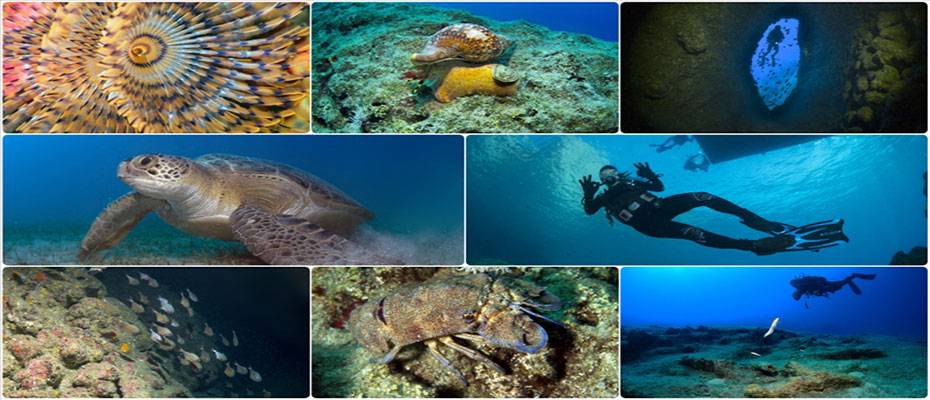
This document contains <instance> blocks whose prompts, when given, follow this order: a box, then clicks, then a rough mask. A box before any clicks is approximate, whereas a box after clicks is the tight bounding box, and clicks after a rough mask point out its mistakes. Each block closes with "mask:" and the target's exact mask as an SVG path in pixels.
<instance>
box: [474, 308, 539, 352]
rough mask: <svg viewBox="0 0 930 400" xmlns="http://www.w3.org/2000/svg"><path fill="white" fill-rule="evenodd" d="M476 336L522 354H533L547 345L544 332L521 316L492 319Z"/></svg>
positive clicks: (528, 318) (509, 315)
mask: <svg viewBox="0 0 930 400" xmlns="http://www.w3.org/2000/svg"><path fill="white" fill-rule="evenodd" d="M478 334H479V335H481V337H482V338H484V340H486V341H487V342H488V343H490V344H492V345H494V346H498V347H506V348H509V349H514V350H516V351H519V352H523V353H535V352H537V351H539V350H541V349H542V348H543V347H546V344H548V343H549V334H548V333H546V330H545V329H544V328H543V327H542V326H540V325H539V324H537V323H535V322H533V320H532V319H531V318H530V317H528V316H526V315H523V314H511V313H506V314H505V315H500V316H498V317H497V318H493V319H491V320H490V321H488V323H487V324H486V325H485V326H483V327H481V328H480V329H479V330H478Z"/></svg>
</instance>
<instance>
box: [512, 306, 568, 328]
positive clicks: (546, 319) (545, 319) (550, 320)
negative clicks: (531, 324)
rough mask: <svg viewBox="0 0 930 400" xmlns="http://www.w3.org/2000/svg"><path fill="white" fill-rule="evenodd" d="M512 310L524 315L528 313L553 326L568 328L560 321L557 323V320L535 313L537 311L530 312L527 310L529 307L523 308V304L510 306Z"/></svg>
mask: <svg viewBox="0 0 930 400" xmlns="http://www.w3.org/2000/svg"><path fill="white" fill-rule="evenodd" d="M510 308H511V309H513V310H515V311H519V312H522V313H526V314H529V315H531V316H534V317H536V318H539V319H541V320H543V321H547V322H550V323H553V324H555V325H558V326H561V327H563V328H566V326H565V324H563V323H561V322H559V321H556V320H554V319H551V318H548V317H546V316H545V315H542V314H539V313H537V312H535V311H533V310H530V309H529V308H527V307H523V306H522V305H521V304H511V305H510Z"/></svg>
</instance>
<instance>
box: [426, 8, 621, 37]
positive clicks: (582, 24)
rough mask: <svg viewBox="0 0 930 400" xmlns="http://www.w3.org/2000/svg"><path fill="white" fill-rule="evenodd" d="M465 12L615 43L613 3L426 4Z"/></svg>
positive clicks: (617, 15)
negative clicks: (525, 22) (582, 34)
mask: <svg viewBox="0 0 930 400" xmlns="http://www.w3.org/2000/svg"><path fill="white" fill-rule="evenodd" d="M426 4H430V5H433V6H437V7H444V8H453V9H458V10H464V11H468V12H470V13H472V14H474V15H478V16H481V17H486V18H491V19H494V20H498V21H515V20H524V21H527V22H531V23H534V24H538V25H542V26H545V27H547V28H549V29H551V30H554V31H565V32H576V33H584V34H587V35H590V36H592V37H595V38H598V39H601V40H607V41H611V42H616V41H618V37H619V33H618V30H617V27H618V26H619V22H618V21H619V15H620V14H619V9H618V7H617V4H616V3H496V2H495V3H426Z"/></svg>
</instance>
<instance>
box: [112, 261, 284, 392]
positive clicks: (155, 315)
mask: <svg viewBox="0 0 930 400" xmlns="http://www.w3.org/2000/svg"><path fill="white" fill-rule="evenodd" d="M125 276H126V281H127V283H128V285H129V286H131V287H134V288H135V289H134V290H135V291H136V293H137V296H133V297H130V298H128V299H127V301H128V303H129V307H130V309H132V311H133V312H134V313H135V314H138V315H139V318H140V320H142V321H143V322H144V323H146V325H148V326H147V328H148V332H149V339H151V340H152V341H153V342H155V344H156V345H157V346H156V348H157V349H158V350H159V351H162V352H165V353H168V354H167V355H169V356H171V357H170V358H168V360H175V361H177V362H178V363H179V364H180V365H181V366H182V367H185V368H188V369H189V371H190V372H191V373H194V374H200V373H201V372H203V371H204V368H205V366H206V365H208V363H211V362H215V363H218V364H219V369H220V370H222V371H223V374H224V375H226V378H227V379H228V380H229V381H230V382H227V383H229V384H228V385H227V387H229V388H233V387H235V385H233V384H232V381H234V380H237V379H238V380H242V381H245V380H244V379H241V378H239V376H242V377H243V378H245V377H247V378H248V381H251V382H254V383H260V382H262V375H261V374H260V373H259V372H258V371H257V370H255V369H254V368H252V366H251V365H248V366H243V365H241V364H239V363H238V362H237V361H231V360H230V359H229V357H228V356H227V355H226V353H224V352H223V350H225V351H229V350H227V349H223V348H218V347H211V346H200V347H199V349H197V350H193V349H190V348H185V347H184V346H185V345H187V344H188V343H192V344H193V345H194V346H196V345H197V344H196V343H203V342H208V343H213V342H214V339H213V337H214V334H215V332H214V328H213V327H211V326H210V325H209V324H208V323H207V322H206V321H203V322H202V325H203V326H202V327H200V326H199V325H200V324H201V323H200V322H195V321H193V320H185V319H184V317H183V316H181V315H183V314H182V313H175V311H176V310H177V309H176V308H175V303H174V301H173V300H174V299H177V300H176V301H177V303H176V304H178V305H179V306H180V307H181V308H183V309H184V310H186V311H187V315H188V318H192V317H193V316H194V310H193V303H197V302H199V301H200V298H199V297H198V296H197V295H196V294H195V293H194V292H193V291H191V289H189V288H185V289H184V291H183V292H181V293H178V294H176V295H175V294H170V293H165V292H168V290H169V289H167V288H164V289H162V290H161V292H162V293H149V294H148V295H146V294H144V293H142V290H143V289H142V288H143V287H146V286H147V287H149V288H152V289H157V288H160V287H161V285H159V283H158V281H157V280H155V278H152V277H151V276H149V275H147V274H145V273H141V272H140V273H138V277H136V276H132V275H125ZM146 290H151V289H146ZM149 297H152V298H155V299H157V300H158V301H157V303H155V304H151V305H150V302H149ZM137 300H138V301H137ZM125 325H127V326H128V325H132V324H128V323H126V324H125ZM132 328H134V330H135V333H138V332H139V331H140V330H139V327H137V326H135V325H132V327H131V328H128V327H127V328H124V329H126V330H130V329H132ZM230 331H231V332H230V333H231V335H232V336H231V337H232V340H231V341H230V340H229V339H227V338H226V336H224V335H223V334H222V333H219V337H220V342H221V343H222V346H223V347H227V348H230V347H239V344H240V341H239V335H238V333H236V331H235V330H230ZM198 336H200V337H199V338H197V337H198ZM194 339H199V340H198V341H195V340H194ZM127 346H128V344H127ZM127 346H121V347H120V351H122V352H124V353H125V352H127V351H128V347H127ZM246 347H247V346H246ZM191 350H193V351H191ZM233 353H235V351H233ZM154 359H163V357H161V356H158V357H150V358H149V359H148V361H149V362H152V360H154ZM230 363H231V364H230ZM249 391H251V389H249ZM263 393H268V392H267V391H266V390H264V389H263Z"/></svg>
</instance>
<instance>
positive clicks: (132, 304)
mask: <svg viewBox="0 0 930 400" xmlns="http://www.w3.org/2000/svg"><path fill="white" fill-rule="evenodd" d="M129 308H131V309H132V312H134V313H136V314H142V313H143V312H145V308H144V307H142V305H141V304H139V303H136V302H135V301H133V300H132V299H129Z"/></svg>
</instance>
